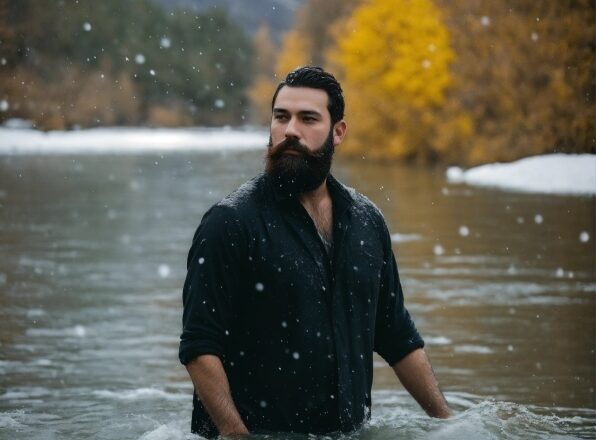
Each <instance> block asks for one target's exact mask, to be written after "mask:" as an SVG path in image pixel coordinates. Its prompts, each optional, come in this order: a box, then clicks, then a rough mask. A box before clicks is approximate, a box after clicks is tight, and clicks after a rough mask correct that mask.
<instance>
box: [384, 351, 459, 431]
mask: <svg viewBox="0 0 596 440" xmlns="http://www.w3.org/2000/svg"><path fill="white" fill-rule="evenodd" d="M393 371H395V374H396V375H397V377H398V378H399V380H400V382H401V383H402V385H403V386H404V387H405V388H406V390H408V392H409V393H410V394H411V395H412V397H414V399H416V401H417V402H418V404H419V405H420V406H421V407H422V408H423V409H424V411H426V413H427V414H428V415H429V416H431V417H438V418H442V419H446V418H447V417H449V416H450V415H451V409H450V408H449V406H448V405H447V401H446V400H445V397H444V396H443V393H442V392H441V390H440V388H439V383H438V381H437V378H436V377H435V374H434V372H433V369H432V367H431V365H430V361H429V360H428V357H427V356H426V353H425V352H424V350H423V349H422V348H419V349H417V350H414V351H413V352H411V353H410V354H408V355H407V356H406V357H405V358H403V359H402V360H400V361H399V362H397V363H396V364H395V365H393Z"/></svg>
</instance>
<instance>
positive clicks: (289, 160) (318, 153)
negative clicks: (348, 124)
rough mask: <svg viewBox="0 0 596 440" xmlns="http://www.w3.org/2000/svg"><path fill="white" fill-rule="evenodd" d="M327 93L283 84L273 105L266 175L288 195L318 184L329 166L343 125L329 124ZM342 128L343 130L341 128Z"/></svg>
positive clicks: (340, 136)
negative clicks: (275, 181)
mask: <svg viewBox="0 0 596 440" xmlns="http://www.w3.org/2000/svg"><path fill="white" fill-rule="evenodd" d="M327 99H328V98H327V93H326V92H325V91H324V90H319V89H311V88H308V87H288V86H285V87H283V88H282V89H281V90H280V91H279V93H278V95H277V99H276V100H275V103H274V106H273V117H272V120H271V135H270V139H269V148H268V151H267V158H266V160H267V165H266V171H267V174H269V175H270V176H272V177H274V178H275V179H276V180H278V182H279V184H280V185H281V186H282V187H283V188H284V189H285V190H286V191H287V192H288V193H292V194H297V193H301V192H304V191H311V190H313V189H315V188H317V187H318V186H320V185H321V184H322V183H323V181H324V180H325V178H326V177H327V175H328V174H329V169H330V168H331V159H332V157H333V151H334V147H335V145H337V144H339V142H341V138H342V137H343V131H345V124H344V123H343V121H342V122H340V123H338V124H336V125H339V130H340V132H339V133H336V130H337V128H334V127H332V125H331V115H330V114H329V110H328V109H327ZM342 130H343V131H342Z"/></svg>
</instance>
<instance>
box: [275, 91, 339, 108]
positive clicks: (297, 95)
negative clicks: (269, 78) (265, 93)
mask: <svg viewBox="0 0 596 440" xmlns="http://www.w3.org/2000/svg"><path fill="white" fill-rule="evenodd" d="M327 102H328V97H327V92H325V90H321V89H312V88H310V87H289V86H284V87H282V88H281V89H280V90H279V93H278V94H277V98H276V99H275V104H274V106H273V108H274V109H283V110H287V111H289V112H300V111H316V112H318V113H320V114H322V115H326V114H329V111H328V110H327Z"/></svg>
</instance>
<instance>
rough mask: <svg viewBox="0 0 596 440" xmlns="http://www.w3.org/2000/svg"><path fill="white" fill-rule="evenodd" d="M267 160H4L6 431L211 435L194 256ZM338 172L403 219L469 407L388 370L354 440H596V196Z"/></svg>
mask: <svg viewBox="0 0 596 440" xmlns="http://www.w3.org/2000/svg"><path fill="white" fill-rule="evenodd" d="M261 167H262V159H261V153H259V152H242V153H229V154H225V153H219V154H216V153H210V154H196V155H191V154H175V155H169V156H166V157H162V156H158V155H155V156H154V155H146V156H130V157H126V156H124V157H123V156H118V157H108V156H102V157H93V156H85V157H76V156H63V157H0V438H11V439H13V438H15V439H35V438H39V439H41V438H43V439H48V438H50V439H51V438H60V439H62V438H100V439H120V438H142V439H145V440H150V439H169V438H175V439H183V438H193V437H192V436H190V435H189V434H188V428H189V421H190V410H191V408H190V406H191V401H190V397H189V396H190V392H191V388H190V382H189V380H188V378H187V375H186V372H185V370H184V368H183V367H182V366H181V365H179V363H178V361H177V346H178V334H179V331H180V314H181V298H180V297H181V294H180V289H181V285H182V281H183V278H184V275H185V259H186V252H187V250H188V246H189V244H190V240H191V238H192V234H193V232H194V229H195V227H196V226H197V224H198V222H199V221H200V218H201V215H202V213H203V212H204V211H205V210H206V209H207V208H208V207H209V206H210V205H211V204H212V203H214V202H215V201H217V200H219V199H220V198H221V197H222V196H224V195H225V194H226V193H228V192H229V191H231V190H232V189H233V188H234V187H235V186H237V185H238V184H239V183H241V182H243V181H245V180H246V179H247V178H249V177H250V176H252V175H253V174H255V173H256V172H257V171H258V170H260V169H261ZM336 174H337V175H338V177H339V178H340V179H343V180H344V181H345V182H346V183H348V184H350V185H351V186H355V187H357V188H358V189H359V190H361V191H362V192H364V193H365V194H367V195H368V196H369V197H370V198H371V199H372V200H373V201H374V202H375V203H377V204H378V205H379V207H380V208H381V209H382V211H383V212H384V214H385V216H386V218H387V222H388V225H389V228H390V230H391V233H392V239H393V241H394V248H395V250H396V252H397V258H398V262H399V266H400V270H401V277H402V282H403V284H404V288H405V291H406V297H407V301H408V304H409V308H410V311H411V312H412V314H413V315H414V317H415V319H416V322H417V325H418V327H419V328H420V330H421V332H422V334H423V335H424V336H425V339H426V340H427V347H428V351H429V354H430V356H431V358H432V360H433V365H434V367H435V370H436V372H437V374H438V376H439V377H440V380H441V383H442V385H443V388H444V390H445V391H446V394H447V397H448V400H449V401H450V402H451V404H452V406H453V407H454V408H455V409H456V411H457V412H458V414H457V416H456V417H454V418H453V419H451V420H448V421H437V420H430V419H428V418H427V417H426V416H425V415H424V414H423V413H422V411H421V410H420V409H419V408H418V407H417V405H416V404H415V403H414V402H413V401H412V399H411V398H410V397H409V396H408V395H407V393H405V392H404V391H403V390H402V389H401V388H400V387H399V385H398V384H397V381H396V379H395V377H394V376H393V373H392V371H391V369H389V368H388V367H386V366H385V365H383V362H382V361H381V360H380V359H377V362H376V363H375V384H374V387H375V393H374V395H373V402H374V403H373V419H372V420H371V422H370V424H368V425H367V426H366V427H364V428H363V429H362V430H360V431H358V432H357V433H354V434H352V435H350V436H347V438H349V439H359V440H361V439H366V440H368V439H370V440H381V439H394V438H396V436H397V434H398V435H399V436H401V437H403V438H431V439H435V438H436V439H460V438H511V439H522V438H541V439H546V438H554V437H557V438H588V437H593V436H595V435H596V432H595V431H594V424H595V423H596V411H595V410H594V386H595V384H594V356H595V354H594V347H595V334H594V324H595V317H594V311H595V309H594V307H595V301H594V296H595V294H596V280H595V273H594V270H595V269H594V267H595V252H594V249H595V247H594V239H595V235H596V231H595V230H594V224H595V217H594V215H595V214H594V209H595V206H594V198H577V197H557V196H548V197H546V196H540V195H528V194H524V195H521V194H514V193H505V192H499V191H493V190H487V189H476V188H470V187H465V186H454V185H449V184H447V183H446V182H445V179H444V177H443V172H442V170H440V169H436V170H429V169H421V168H407V167H402V166H387V165H379V164H370V163H367V162H366V161H362V162H343V163H339V164H338V166H337V171H336ZM586 234H587V237H588V239H587V240H585V238H586ZM261 438H262V437H261ZM273 438H275V439H277V440H279V439H281V438H285V437H284V436H274V437H273ZM296 438H300V437H296Z"/></svg>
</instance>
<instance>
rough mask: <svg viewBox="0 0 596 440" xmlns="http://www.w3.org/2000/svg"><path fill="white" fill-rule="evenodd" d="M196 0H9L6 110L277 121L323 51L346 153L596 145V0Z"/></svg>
mask: <svg viewBox="0 0 596 440" xmlns="http://www.w3.org/2000/svg"><path fill="white" fill-rule="evenodd" d="M193 1H195V2H197V4H198V3H199V2H200V0H187V1H186V2H178V3H176V2H174V3H176V9H172V8H173V6H171V7H170V9H168V8H167V7H165V6H164V3H163V2H161V1H157V0H153V1H150V0H104V1H102V2H93V1H91V0H78V1H77V0H60V1H52V2H43V6H42V4H41V3H40V2H35V1H33V0H0V104H1V105H0V121H2V120H6V119H8V118H14V117H18V118H23V119H28V120H31V121H33V123H34V125H35V126H36V127H38V128H41V129H64V128H73V127H79V126H80V127H88V126H98V125H139V124H140V125H150V126H188V125H208V126H217V125H244V124H247V123H250V124H263V125H267V124H268V121H269V118H270V105H271V102H270V99H271V95H272V92H273V90H274V88H275V85H276V84H277V82H278V81H279V79H280V78H282V77H283V76H285V74H286V73H287V72H288V71H290V70H292V69H293V68H295V67H296V66H299V65H304V64H315V65H321V66H324V67H326V68H328V69H330V70H331V71H333V72H334V73H336V74H337V76H338V78H339V79H340V80H341V82H342V85H343V87H344V90H345V93H346V99H347V112H346V117H347V118H348V123H349V131H350V133H349V136H348V137H347V140H346V142H345V144H343V145H342V147H341V152H342V154H345V155H346V156H354V157H362V156H364V157H368V158H372V159H399V160H407V161H416V162H422V163H434V162H444V163H459V164H466V165H471V164H477V163H483V162H491V161H509V160H514V159H517V158H520V157H525V156H529V155H535V154H542V153H552V152H592V153H594V152H595V146H596V134H595V119H596V114H595V99H594V94H595V88H596V59H595V53H596V40H595V38H596V35H595V22H596V14H595V10H596V6H595V4H594V2H593V1H592V0H558V1H556V2H553V1H548V0H538V1H536V0H534V1H532V0H515V1H514V0H503V1H499V2H479V1H478V0H302V1H296V2H294V3H295V4H296V7H295V8H294V10H295V13H294V20H293V25H292V26H287V29H286V31H285V32H284V33H280V32H279V30H277V29H278V28H279V26H278V25H279V21H280V20H277V19H276V17H275V16H267V14H266V13H265V12H264V11H271V9H272V8H273V9H275V5H274V6H271V5H272V4H273V3H276V2H273V1H272V0H259V1H254V2H240V3H238V2H237V3H234V5H235V8H236V9H234V10H233V11H232V10H231V9H230V11H232V12H233V14H232V15H233V16H235V17H243V16H245V17H246V19H245V20H243V19H242V18H240V19H233V18H230V17H231V16H232V15H229V14H228V13H227V11H228V10H226V8H222V7H220V8H217V7H209V8H206V9H202V10H200V9H197V8H193V7H191V4H193ZM240 4H242V5H244V6H243V7H245V8H246V9H245V10H237V9H238V7H239V5H240ZM259 8H263V9H259ZM234 14H235V15H234ZM243 14H244V15H243ZM259 16H261V17H263V20H262V22H261V23H260V26H258V25H256V23H257V22H258V20H257V18H255V17H259ZM265 18H267V19H265ZM247 23H251V26H249V27H247V26H246V24H247ZM272 29H273V31H272Z"/></svg>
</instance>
